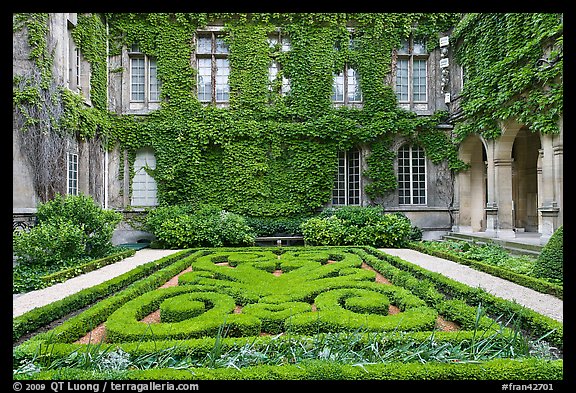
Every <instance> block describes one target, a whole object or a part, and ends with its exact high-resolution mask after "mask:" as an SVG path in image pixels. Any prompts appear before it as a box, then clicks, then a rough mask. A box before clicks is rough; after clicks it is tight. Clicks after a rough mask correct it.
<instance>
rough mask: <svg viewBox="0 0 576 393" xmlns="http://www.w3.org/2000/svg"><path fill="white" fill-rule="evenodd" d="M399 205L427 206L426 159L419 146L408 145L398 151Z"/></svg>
mask: <svg viewBox="0 0 576 393" xmlns="http://www.w3.org/2000/svg"><path fill="white" fill-rule="evenodd" d="M398 203H399V204H400V205H425V204H426V157H425V156H424V150H423V149H422V148H421V147H419V146H415V145H408V144H406V145H403V146H402V147H401V148H400V149H398Z"/></svg>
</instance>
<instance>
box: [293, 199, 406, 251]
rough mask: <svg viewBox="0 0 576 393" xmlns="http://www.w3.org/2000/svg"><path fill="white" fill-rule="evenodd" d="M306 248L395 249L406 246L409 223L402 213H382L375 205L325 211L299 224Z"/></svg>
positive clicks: (381, 209) (343, 207) (344, 207)
mask: <svg viewBox="0 0 576 393" xmlns="http://www.w3.org/2000/svg"><path fill="white" fill-rule="evenodd" d="M301 228H302V234H303V235H304V241H305V243H306V244H307V245H311V246H317V245H323V246H328V245H332V246H343V245H365V246H372V247H391V248H398V247H403V246H405V245H407V244H408V242H409V241H410V238H411V236H412V231H413V229H412V224H411V222H410V220H409V219H408V218H407V217H406V216H405V215H403V214H399V213H385V212H384V210H383V208H382V207H378V206H342V207H339V208H331V209H326V210H325V211H324V212H322V213H321V214H320V215H319V216H318V217H314V218H311V219H309V220H307V221H305V222H303V223H302V226H301Z"/></svg>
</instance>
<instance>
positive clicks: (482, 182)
mask: <svg viewBox="0 0 576 393" xmlns="http://www.w3.org/2000/svg"><path fill="white" fill-rule="evenodd" d="M458 156H459V158H460V159H461V160H462V161H464V162H466V163H469V164H470V168H469V169H468V170H467V171H463V172H460V173H459V174H458V181H457V184H458V190H457V191H458V196H459V223H458V225H459V227H460V230H461V231H472V232H480V231H485V230H486V211H485V207H486V198H487V196H486V194H487V184H486V160H487V154H486V145H485V141H484V139H483V138H482V137H480V136H479V135H476V134H472V135H469V136H468V137H466V139H464V141H463V142H462V143H461V144H460V147H459V150H458Z"/></svg>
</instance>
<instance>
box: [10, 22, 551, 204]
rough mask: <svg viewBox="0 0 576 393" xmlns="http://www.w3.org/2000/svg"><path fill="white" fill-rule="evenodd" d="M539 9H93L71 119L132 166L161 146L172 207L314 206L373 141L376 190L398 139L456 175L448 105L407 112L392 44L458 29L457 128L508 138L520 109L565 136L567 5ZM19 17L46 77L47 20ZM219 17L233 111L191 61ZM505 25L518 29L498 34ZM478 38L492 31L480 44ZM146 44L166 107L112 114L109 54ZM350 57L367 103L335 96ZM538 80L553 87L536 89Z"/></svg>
mask: <svg viewBox="0 0 576 393" xmlns="http://www.w3.org/2000/svg"><path fill="white" fill-rule="evenodd" d="M530 15H531V14H487V15H484V14H482V15H474V14H473V15H466V16H464V17H462V15H460V14H443V13H440V14H426V13H424V14H418V13H413V14H404V13H400V14H397V13H391V14H372V13H366V14H334V13H327V14H275V13H270V14H225V13H218V14H209V13H208V14H202V13H198V14H182V13H176V14H169V13H154V14H133V13H111V14H86V15H82V16H81V17H79V18H78V26H77V27H76V28H75V30H74V35H73V38H74V40H75V42H76V44H77V45H78V46H79V47H80V48H81V49H82V52H83V53H84V55H85V57H86V59H87V60H88V61H89V62H90V64H91V67H92V77H91V81H90V83H91V91H90V95H91V99H92V103H93V107H91V108H86V107H84V106H83V105H81V103H80V102H78V101H76V100H75V99H74V98H72V97H68V94H65V95H64V96H63V97H64V99H63V100H62V101H63V105H64V106H65V108H66V113H67V114H66V116H65V118H64V119H65V121H64V122H63V123H62V124H61V125H60V127H61V128H63V129H66V130H70V131H75V132H80V133H81V135H85V136H86V137H88V138H90V137H93V136H94V135H95V134H96V133H98V134H100V135H101V136H102V137H103V138H102V139H103V140H104V141H105V142H106V146H105V148H107V149H111V148H113V147H114V146H115V145H117V144H118V145H119V146H120V147H121V148H122V149H126V150H127V151H128V152H129V153H130V154H129V157H130V162H131V163H132V162H133V160H134V157H135V155H134V152H135V151H136V150H137V149H139V148H142V147H151V148H152V149H153V150H154V154H155V157H156V169H155V170H154V172H153V175H154V179H155V180H156V182H157V185H158V199H159V203H160V204H161V205H164V204H182V203H191V204H202V203H208V204H216V205H219V206H221V207H222V208H224V209H227V210H229V211H234V212H237V213H242V214H246V215H252V216H289V215H296V214H302V213H307V212H311V211H314V210H315V209H318V208H320V207H322V206H323V205H324V204H325V203H326V202H327V201H329V200H330V197H331V195H330V192H331V188H332V183H333V178H334V173H335V168H336V164H337V152H338V151H341V150H346V149H350V148H352V147H354V146H358V145H361V144H370V145H371V150H372V151H371V154H372V155H371V156H369V158H368V160H367V164H368V168H367V170H366V172H365V175H366V176H367V177H368V178H369V179H370V180H371V183H370V184H369V185H368V187H367V188H366V192H367V193H368V194H369V195H370V197H372V198H376V197H379V196H383V195H385V194H386V193H387V192H390V191H393V190H394V189H395V188H396V178H395V174H394V170H393V165H392V160H393V158H394V157H393V154H391V151H390V149H389V146H390V141H391V138H392V137H393V136H395V135H401V136H404V137H405V138H407V139H408V140H412V141H414V142H417V143H419V144H421V145H422V146H423V147H424V149H426V151H427V155H428V156H429V157H430V158H431V160H432V161H433V162H434V163H439V162H441V161H443V160H446V161H447V162H448V166H449V168H450V169H451V170H453V171H458V170H461V169H464V168H466V165H465V164H464V163H463V162H461V161H460V160H459V159H458V155H457V141H453V140H451V139H450V135H447V134H446V133H445V132H444V131H442V130H440V129H438V128H437V125H438V124H439V123H440V122H442V121H445V119H446V114H445V113H437V114H436V115H434V116H429V117H422V116H417V115H416V114H414V113H412V112H409V111H406V110H404V109H401V108H399V107H398V104H397V101H396V95H395V93H394V91H393V88H392V87H391V86H390V84H389V83H386V80H387V78H388V77H389V74H390V72H391V69H392V65H393V58H392V53H393V51H394V49H396V48H398V47H399V45H400V40H401V39H402V38H404V37H407V36H408V35H409V34H412V35H414V36H417V37H422V38H426V39H427V41H428V42H429V43H430V44H431V45H429V46H428V50H432V49H433V48H434V46H435V45H437V41H438V34H439V33H440V32H447V31H450V29H452V28H453V27H455V28H454V32H453V37H455V38H456V39H458V40H460V41H461V44H460V49H459V52H458V56H459V57H458V58H459V61H460V62H461V64H462V65H463V66H464V67H465V70H466V77H467V79H466V84H465V88H464V92H463V98H464V104H463V110H464V112H465V114H466V120H465V121H464V122H463V123H462V124H461V125H459V126H458V128H457V129H458V130H459V131H458V135H457V136H458V137H460V138H462V137H463V136H465V135H467V134H468V133H470V132H479V133H483V134H484V135H492V136H496V135H497V128H495V124H497V123H496V121H497V120H500V119H505V118H507V117H510V116H517V117H518V118H519V119H520V120H522V121H525V122H526V124H528V125H530V126H531V127H532V128H533V129H534V130H538V131H541V132H554V127H553V123H554V121H555V120H557V118H558V115H559V114H560V112H561V98H562V83H561V79H560V80H558V79H559V78H561V69H562V60H559V61H558V62H556V63H555V64H554V65H553V66H552V67H550V68H549V69H547V70H545V71H542V70H541V69H538V68H537V67H536V66H534V64H535V61H536V60H537V57H538V56H541V53H542V43H543V42H544V41H546V40H547V39H548V40H551V41H552V43H553V44H554V45H555V48H554V49H553V51H554V50H555V51H557V47H558V46H561V44H562V42H561V36H562V34H561V32H562V30H561V26H562V25H561V23H560V24H558V18H559V17H558V15H556V14H550V15H546V14H545V15H544V16H542V14H535V16H530ZM536 15H537V16H536ZM530 18H532V19H530ZM538 18H539V19H538ZM16 21H18V23H20V24H22V25H25V26H26V27H27V28H28V35H29V37H30V38H29V42H30V45H31V46H32V48H33V51H32V53H33V58H34V60H35V61H36V66H37V67H38V68H39V69H41V70H42V75H46V76H47V74H46V73H47V70H49V69H50V67H49V64H50V63H49V56H48V55H47V48H46V47H45V46H43V45H44V44H43V40H42V39H41V37H42V34H46V29H47V28H46V23H47V15H46V14H35V15H28V14H26V15H25V16H22V17H19V18H16V19H15V28H16V24H17V23H16ZM22 21H25V22H24V23H22ZM480 22H481V23H480ZM526 22H529V23H528V25H527V26H524V25H523V23H524V24H526ZM212 23H219V24H221V25H222V27H223V29H224V31H225V32H226V42H227V44H228V45H229V46H230V57H229V60H230V64H231V66H230V76H229V85H230V89H231V92H230V101H229V107H228V108H220V107H216V106H212V105H208V106H205V105H203V104H202V103H201V102H200V101H199V100H198V97H197V96H196V95H195V93H194V92H195V88H196V70H195V69H194V68H193V67H192V66H191V65H190V59H191V58H192V57H193V55H194V50H195V46H194V44H193V43H194V37H195V33H196V31H197V30H198V29H201V28H204V27H206V26H207V25H209V24H212ZM498 23H506V24H507V26H508V27H509V29H508V30H506V33H505V34H504V33H503V32H502V31H498V34H487V32H490V31H493V32H495V31H496V30H497V29H498V27H497V25H498ZM19 26H20V25H19ZM349 27H352V28H353V30H350V29H348V28H349ZM18 28H20V27H18ZM107 28H108V34H107V33H106V31H107ZM276 29H280V31H282V32H283V34H286V35H287V36H288V37H290V41H291V50H290V51H287V52H283V51H282V50H281V47H280V46H279V45H275V46H271V45H269V43H268V41H267V37H268V34H270V33H272V32H274V31H276ZM519 29H534V33H533V35H532V37H533V39H532V40H531V41H529V42H528V44H527V45H526V46H525V47H524V44H526V43H525V42H523V43H522V46H521V45H520V44H519V39H516V40H515V37H520V36H522V34H520V33H525V32H521V31H520V30H519ZM479 34H482V36H488V35H489V36H490V37H489V38H485V39H482V40H480V41H479V42H476V41H475V40H477V37H478V36H479ZM475 37H476V38H475ZM559 37H560V38H559ZM350 43H353V45H351V44H350ZM503 43H504V44H505V45H503ZM133 44H137V45H138V47H139V49H140V51H141V52H143V53H144V54H146V55H149V56H154V57H155V58H156V59H157V76H158V79H159V80H160V81H161V83H162V89H161V97H162V102H161V106H160V109H158V110H155V111H153V112H151V113H150V114H149V115H147V116H145V117H143V116H135V115H126V114H115V113H111V112H110V111H109V110H108V109H107V103H106V97H107V88H108V87H107V77H108V75H106V72H107V71H106V58H107V55H108V54H109V55H116V54H120V53H121V50H122V47H123V46H127V47H130V46H131V45H133ZM498 45H500V47H499V46H498ZM478 48H480V49H481V50H480V51H479V50H478ZM472 56H477V58H476V60H475V61H472ZM496 58H497V61H494V60H495V59H496ZM272 59H275V60H277V61H278V62H279V63H280V64H282V69H281V73H280V76H286V77H287V78H289V79H290V94H287V95H283V94H281V91H280V87H281V86H279V84H278V80H280V79H281V78H277V81H276V84H275V85H273V86H272V88H270V87H269V80H268V66H269V63H270V61H271V60H272ZM345 64H349V65H353V66H354V67H356V68H357V69H358V73H359V75H360V87H361V90H362V94H363V106H362V107H361V108H349V107H335V106H334V105H333V104H332V102H331V99H330V96H331V92H332V82H333V80H332V78H333V73H334V72H339V71H340V70H342V69H343V67H344V65H345ZM118 71H119V70H109V72H118ZM120 71H121V70H120ZM42 81H43V82H42V83H45V82H44V81H45V77H43V78H42ZM486 81H493V83H492V84H490V83H485V82H486ZM15 82H16V78H15ZM534 83H536V84H538V85H539V86H540V85H541V86H544V85H545V84H547V85H550V86H551V87H550V88H549V90H545V89H544V88H542V89H541V90H540V91H536V92H534V93H531V94H530V95H526V96H523V94H524V91H525V90H526V88H527V87H528V86H529V85H531V84H534ZM15 86H16V83H15ZM20 86H22V85H20ZM40 88H45V87H44V85H43V84H42V85H40ZM487 88H489V89H491V94H486V89H487ZM33 91H34V89H30V86H26V87H24V88H16V87H15V89H14V94H13V101H14V103H15V105H22V106H23V107H25V106H26V105H34V104H37V99H36V98H35V96H34V94H33ZM495 92H497V93H495ZM487 96H491V97H492V98H491V101H490V100H489V98H488V97H487ZM519 96H520V97H523V99H522V100H520V101H518V100H517V98H518V97H519ZM518 102H519V103H518Z"/></svg>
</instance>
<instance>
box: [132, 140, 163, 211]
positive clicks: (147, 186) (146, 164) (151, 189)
mask: <svg viewBox="0 0 576 393" xmlns="http://www.w3.org/2000/svg"><path fill="white" fill-rule="evenodd" d="M155 168H156V157H155V156H154V152H153V151H152V149H147V148H144V149H140V150H138V151H136V159H135V160H134V178H133V179H132V202H131V203H132V205H133V206H156V205H157V204H158V203H157V199H156V180H154V178H153V177H152V176H150V174H149V173H148V172H147V171H146V170H154V169H155Z"/></svg>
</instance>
